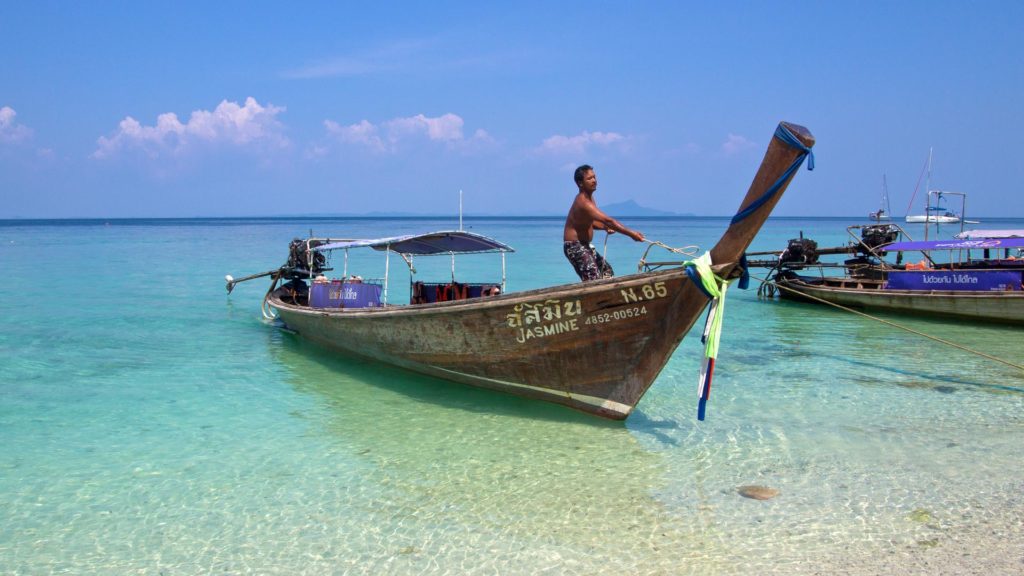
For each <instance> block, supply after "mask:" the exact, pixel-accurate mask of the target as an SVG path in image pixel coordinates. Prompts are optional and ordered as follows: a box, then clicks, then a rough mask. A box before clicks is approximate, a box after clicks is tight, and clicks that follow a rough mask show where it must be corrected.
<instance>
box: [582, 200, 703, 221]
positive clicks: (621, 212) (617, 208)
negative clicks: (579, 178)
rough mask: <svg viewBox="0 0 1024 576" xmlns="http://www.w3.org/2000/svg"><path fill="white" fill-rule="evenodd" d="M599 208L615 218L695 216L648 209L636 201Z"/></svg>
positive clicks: (601, 205)
mask: <svg viewBox="0 0 1024 576" xmlns="http://www.w3.org/2000/svg"><path fill="white" fill-rule="evenodd" d="M598 207H599V208H600V209H601V211H602V212H604V213H605V214H607V215H609V216H611V217H613V218H616V217H619V216H693V214H680V213H678V212H669V211H666V210H657V209H655V208H648V207H646V206H641V205H639V204H637V203H636V201H635V200H626V201H625V202H616V203H614V204H599V205H598Z"/></svg>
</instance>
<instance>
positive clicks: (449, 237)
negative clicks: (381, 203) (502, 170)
mask: <svg viewBox="0 0 1024 576" xmlns="http://www.w3.org/2000/svg"><path fill="white" fill-rule="evenodd" d="M347 248H373V249H374V250H382V251H383V250H389V249H390V250H391V251H393V252H398V253H399V254H413V255H429V254H480V253H485V252H515V250H513V249H512V248H511V247H510V246H508V245H506V244H503V243H501V242H498V241H497V240H495V239H493V238H488V237H487V236H481V235H480V234H474V233H472V232H464V231H462V230H452V231H443V232H428V233H426V234H412V235H406V236H391V237H388V238H374V239H364V240H338V241H333V242H328V243H326V244H321V245H320V246H317V247H315V248H313V250H315V251H317V252H329V251H331V250H344V249H347Z"/></svg>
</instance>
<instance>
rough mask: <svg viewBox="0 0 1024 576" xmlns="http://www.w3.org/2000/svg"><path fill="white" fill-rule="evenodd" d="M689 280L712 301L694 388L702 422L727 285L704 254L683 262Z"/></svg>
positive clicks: (713, 369)
mask: <svg viewBox="0 0 1024 576" xmlns="http://www.w3.org/2000/svg"><path fill="white" fill-rule="evenodd" d="M686 273H687V275H689V276H690V279H691V280H693V282H694V283H695V284H696V285H697V287H698V288H700V290H701V292H703V293H704V294H705V295H706V296H707V297H708V298H710V299H711V307H710V308H709V309H708V317H707V320H706V321H705V322H704V333H703V335H701V339H700V341H701V344H704V362H703V363H702V364H701V367H700V379H699V380H700V381H699V383H698V388H697V398H698V400H697V420H704V415H705V412H706V411H707V403H708V398H710V396H711V378H712V376H714V372H715V359H716V358H717V357H718V343H719V341H720V340H721V338H722V316H723V315H724V314H725V291H726V290H727V289H728V287H729V283H728V282H726V281H725V280H722V279H721V278H718V277H717V276H715V273H714V272H713V271H712V270H711V255H710V254H709V253H707V252H705V253H704V254H703V255H702V256H701V257H700V258H697V259H695V260H691V261H689V262H687V263H686Z"/></svg>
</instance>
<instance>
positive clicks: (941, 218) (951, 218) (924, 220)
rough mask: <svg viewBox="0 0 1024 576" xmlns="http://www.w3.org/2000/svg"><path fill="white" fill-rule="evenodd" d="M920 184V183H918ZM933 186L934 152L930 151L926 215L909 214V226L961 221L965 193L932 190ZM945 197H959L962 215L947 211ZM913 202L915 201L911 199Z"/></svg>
mask: <svg viewBox="0 0 1024 576" xmlns="http://www.w3.org/2000/svg"><path fill="white" fill-rule="evenodd" d="M918 183H920V181H918ZM931 184H932V150H931V149H930V148H929V149H928V181H927V184H926V185H925V188H927V189H928V195H927V196H926V199H925V205H924V214H908V215H907V217H906V220H907V223H909V224H955V223H957V222H959V221H960V219H961V217H962V214H963V205H964V204H966V198H967V195H966V194H964V193H963V192H948V191H945V190H931V189H930V188H931ZM945 196H959V197H960V202H961V208H960V214H957V213H956V212H953V211H951V210H949V209H947V208H946V207H945V206H944V205H943V204H942V202H943V198H944V197H945ZM911 202H913V199H911Z"/></svg>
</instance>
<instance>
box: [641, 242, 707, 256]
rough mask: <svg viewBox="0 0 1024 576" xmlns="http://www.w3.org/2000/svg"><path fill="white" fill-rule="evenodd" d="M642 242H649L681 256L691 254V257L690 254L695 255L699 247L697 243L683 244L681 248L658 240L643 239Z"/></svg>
mask: <svg viewBox="0 0 1024 576" xmlns="http://www.w3.org/2000/svg"><path fill="white" fill-rule="evenodd" d="M644 242H647V243H648V244H650V245H652V246H658V247H659V248H664V249H665V250H668V251H669V252H674V253H676V254H682V255H683V256H691V257H692V256H696V255H697V250H698V249H700V247H699V246H697V245H690V246H683V247H682V248H673V247H671V246H669V245H668V244H665V243H664V242H660V241H658V240H646V239H645V240H644Z"/></svg>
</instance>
